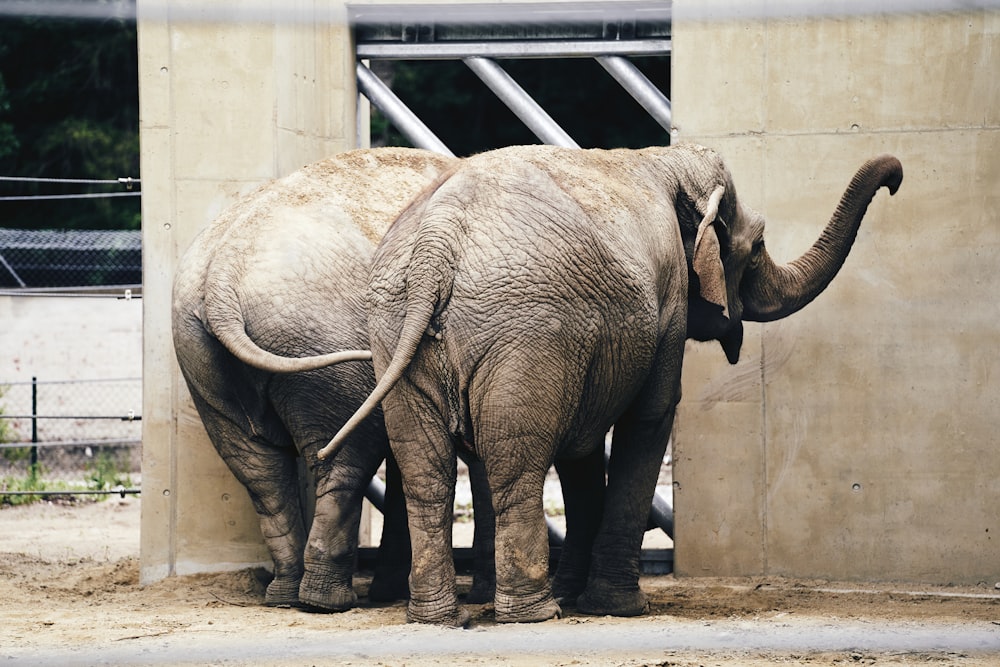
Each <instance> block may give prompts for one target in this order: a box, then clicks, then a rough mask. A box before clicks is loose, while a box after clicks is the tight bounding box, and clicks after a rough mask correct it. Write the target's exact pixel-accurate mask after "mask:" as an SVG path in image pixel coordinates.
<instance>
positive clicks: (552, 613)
mask: <svg viewBox="0 0 1000 667" xmlns="http://www.w3.org/2000/svg"><path fill="white" fill-rule="evenodd" d="M495 608H496V620H497V623H539V622H541V621H548V620H550V619H553V618H562V609H561V608H560V607H559V603H557V602H556V601H555V599H554V598H553V597H552V593H551V592H550V591H549V590H547V589H546V590H545V591H542V592H540V593H536V594H534V595H527V596H526V595H519V596H513V595H506V594H504V593H500V592H498V593H497V594H496V604H495Z"/></svg>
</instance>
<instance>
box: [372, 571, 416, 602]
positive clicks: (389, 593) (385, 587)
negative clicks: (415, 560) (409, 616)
mask: <svg viewBox="0 0 1000 667" xmlns="http://www.w3.org/2000/svg"><path fill="white" fill-rule="evenodd" d="M408 578H409V570H407V571H401V572H396V571H394V572H387V571H382V572H380V571H379V570H375V574H374V575H373V576H372V583H371V586H369V587H368V599H369V600H370V601H372V602H395V601H396V600H407V599H409V597H410V584H409V581H408Z"/></svg>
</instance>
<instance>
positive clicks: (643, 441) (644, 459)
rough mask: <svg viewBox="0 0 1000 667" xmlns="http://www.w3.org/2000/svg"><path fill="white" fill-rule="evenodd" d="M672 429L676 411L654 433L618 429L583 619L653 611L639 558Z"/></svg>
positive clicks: (580, 604)
mask: <svg viewBox="0 0 1000 667" xmlns="http://www.w3.org/2000/svg"><path fill="white" fill-rule="evenodd" d="M672 423H673V410H671V411H670V415H669V417H668V418H667V419H666V420H665V421H658V422H657V423H656V424H655V425H651V428H632V427H631V426H630V425H627V424H616V425H615V435H614V444H613V445H612V451H611V460H610V461H609V464H608V487H607V496H606V501H605V509H604V517H603V520H602V522H601V530H600V532H599V533H598V535H597V538H596V540H595V542H594V549H593V554H592V557H591V563H590V575H589V577H588V580H587V587H586V589H585V590H584V592H583V593H582V594H581V595H580V597H579V598H577V604H576V608H577V611H579V612H581V613H584V614H593V615H600V616H604V615H612V616H638V615H641V614H644V613H646V612H647V611H648V610H649V600H648V598H647V596H646V594H645V593H643V592H642V590H641V589H640V588H639V556H640V552H641V550H642V538H643V535H644V534H645V529H646V522H647V519H648V517H649V508H650V507H651V505H652V502H653V494H654V493H655V491H656V480H657V476H658V474H659V470H660V465H661V464H662V462H663V456H664V453H665V452H666V446H667V436H668V434H669V433H670V427H671V424H672Z"/></svg>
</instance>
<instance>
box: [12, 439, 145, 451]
mask: <svg viewBox="0 0 1000 667" xmlns="http://www.w3.org/2000/svg"><path fill="white" fill-rule="evenodd" d="M141 444H142V440H52V441H49V442H28V441H25V442H3V443H0V449H17V448H21V447H32V446H37V447H134V446H136V445H141Z"/></svg>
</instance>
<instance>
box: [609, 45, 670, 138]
mask: <svg viewBox="0 0 1000 667" xmlns="http://www.w3.org/2000/svg"><path fill="white" fill-rule="evenodd" d="M596 60H597V62H599V63H600V64H601V67H603V68H604V69H606V70H607V71H608V73H609V74H610V75H611V76H613V77H614V78H615V81H617V82H618V83H619V84H620V85H621V87H622V88H624V89H625V90H626V91H628V94H629V95H631V96H632V97H634V98H635V101H636V102H638V103H639V104H640V105H642V108H643V109H645V110H646V112H647V113H648V114H649V115H650V116H652V117H653V120H655V121H656V122H657V123H659V124H660V127H662V128H663V129H665V130H666V131H668V132H669V131H670V128H671V124H672V123H671V121H672V118H673V113H672V111H671V107H670V100H669V99H667V96H666V95H664V94H663V93H662V92H660V89H659V88H657V87H656V86H654V85H653V83H652V82H651V81H650V80H649V79H647V78H646V75H645V74H643V73H642V72H640V71H639V68H638V67H636V66H635V65H633V64H632V63H631V62H629V61H628V60H626V59H625V58H622V57H620V56H598V57H597V58H596Z"/></svg>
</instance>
